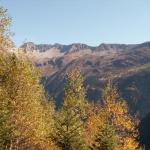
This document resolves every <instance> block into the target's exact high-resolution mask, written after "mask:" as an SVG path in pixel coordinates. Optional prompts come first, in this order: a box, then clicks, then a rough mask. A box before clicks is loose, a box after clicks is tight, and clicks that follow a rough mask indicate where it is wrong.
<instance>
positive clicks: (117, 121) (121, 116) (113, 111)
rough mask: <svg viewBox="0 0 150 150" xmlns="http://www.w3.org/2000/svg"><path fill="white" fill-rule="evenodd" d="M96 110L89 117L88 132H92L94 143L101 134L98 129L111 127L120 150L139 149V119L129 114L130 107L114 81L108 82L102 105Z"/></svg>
mask: <svg viewBox="0 0 150 150" xmlns="http://www.w3.org/2000/svg"><path fill="white" fill-rule="evenodd" d="M95 108H97V109H96V112H95V113H94V114H93V115H91V116H90V117H89V119H88V122H87V131H88V132H89V131H90V133H91V140H92V141H93V142H94V140H95V139H94V138H95V136H96V135H97V134H98V132H99V131H98V129H99V128H101V129H102V128H103V126H105V125H109V126H110V127H111V128H112V129H113V130H114V131H115V136H116V137H117V139H118V140H117V144H118V149H119V150H127V149H128V150H136V149H138V142H137V136H138V131H137V119H135V118H133V117H132V116H131V115H130V114H129V110H128V106H127V104H126V102H125V101H124V100H122V99H121V98H120V96H119V94H118V92H117V89H116V88H115V87H114V86H113V84H112V80H109V81H108V84H107V86H106V87H105V89H104V92H103V101H102V104H101V105H100V106H99V105H97V106H96V107H95Z"/></svg>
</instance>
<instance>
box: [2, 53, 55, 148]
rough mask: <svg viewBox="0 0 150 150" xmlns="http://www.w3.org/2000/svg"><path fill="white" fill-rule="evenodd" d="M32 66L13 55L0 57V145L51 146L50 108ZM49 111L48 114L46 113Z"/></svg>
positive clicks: (14, 146) (7, 146) (20, 146)
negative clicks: (49, 138) (49, 137)
mask: <svg viewBox="0 0 150 150" xmlns="http://www.w3.org/2000/svg"><path fill="white" fill-rule="evenodd" d="M39 81H40V78H39V73H38V72H37V70H36V69H35V67H34V66H33V65H32V64H31V63H30V62H26V61H25V60H20V59H18V58H17V57H16V56H15V55H14V54H12V55H11V54H7V55H5V54H4V55H3V54H2V55H1V58H0V107H1V109H0V125H1V126H0V145H1V146H4V147H5V148H4V149H22V150H23V149H50V146H51V144H52V143H51V141H49V140H48V139H47V137H48V135H49V133H48V132H50V129H51V128H52V126H53V120H52V117H51V115H52V113H53V111H52V108H50V107H48V105H46V103H45V96H44V94H43V88H42V86H41V85H40V84H39ZM48 113H49V114H48Z"/></svg>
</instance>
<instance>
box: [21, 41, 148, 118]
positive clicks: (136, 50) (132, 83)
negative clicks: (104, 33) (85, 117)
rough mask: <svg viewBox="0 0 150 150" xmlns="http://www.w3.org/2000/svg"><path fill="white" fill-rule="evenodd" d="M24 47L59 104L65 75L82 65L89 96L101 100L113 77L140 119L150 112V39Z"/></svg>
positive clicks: (46, 87) (124, 97)
mask: <svg viewBox="0 0 150 150" xmlns="http://www.w3.org/2000/svg"><path fill="white" fill-rule="evenodd" d="M20 50H23V51H25V53H26V54H27V56H28V57H29V58H30V59H31V60H32V61H33V62H34V63H35V65H36V66H37V67H38V68H40V69H41V70H42V76H43V77H42V83H43V84H44V87H45V89H46V91H47V92H48V93H49V94H50V95H51V96H52V97H54V98H55V99H56V103H57V105H58V106H59V105H60V104H61V102H62V99H63V93H64V86H65V74H66V73H67V72H68V71H69V70H71V69H73V68H75V67H79V68H80V69H81V72H82V74H83V77H84V86H85V88H86V90H87V99H88V100H90V101H98V100H101V95H102V90H103V88H104V85H105V83H106V81H107V80H108V78H109V77H110V76H111V78H113V81H114V84H115V85H116V87H117V88H118V90H119V93H120V95H121V96H122V97H123V99H125V100H126V101H127V103H128V104H129V108H130V112H131V113H132V114H137V115H138V116H139V117H140V118H143V117H145V116H146V115H147V114H149V113H150V42H145V43H141V44H105V43H103V44H100V45H99V46H95V47H94V46H89V45H86V44H81V43H74V44H70V45H62V44H53V45H51V44H34V43H33V42H27V43H24V44H23V45H22V46H21V47H20Z"/></svg>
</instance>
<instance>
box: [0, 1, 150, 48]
mask: <svg viewBox="0 0 150 150" xmlns="http://www.w3.org/2000/svg"><path fill="white" fill-rule="evenodd" d="M0 5H2V6H4V7H5V8H7V9H8V13H9V15H10V16H11V17H12V20H13V21H12V26H11V31H13V32H14V33H15V35H14V37H13V40H14V41H15V43H16V45H18V46H19V45H20V44H22V43H23V42H27V41H32V42H35V43H49V44H53V43H61V44H70V43H74V42H75V43H86V44H89V45H93V46H95V45H99V44H100V43H103V42H104V43H142V42H145V41H149V40H150V0H0Z"/></svg>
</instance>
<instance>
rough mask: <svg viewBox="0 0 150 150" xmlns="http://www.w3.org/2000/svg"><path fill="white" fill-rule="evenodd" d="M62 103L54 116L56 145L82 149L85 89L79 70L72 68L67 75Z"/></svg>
mask: <svg viewBox="0 0 150 150" xmlns="http://www.w3.org/2000/svg"><path fill="white" fill-rule="evenodd" d="M66 79H67V85H66V89H65V96H64V103H63V106H62V108H61V110H60V111H59V112H58V115H57V117H56V135H55V140H56V142H57V145H58V146H59V147H60V148H61V149H62V150H79V149H80V150H84V149H85V139H84V128H83V120H82V116H83V113H82V112H84V111H83V108H84V103H85V90H84V88H83V85H82V76H81V74H80V71H79V70H76V69H75V70H73V71H71V72H70V73H69V74H68V75H67V78H66Z"/></svg>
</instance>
